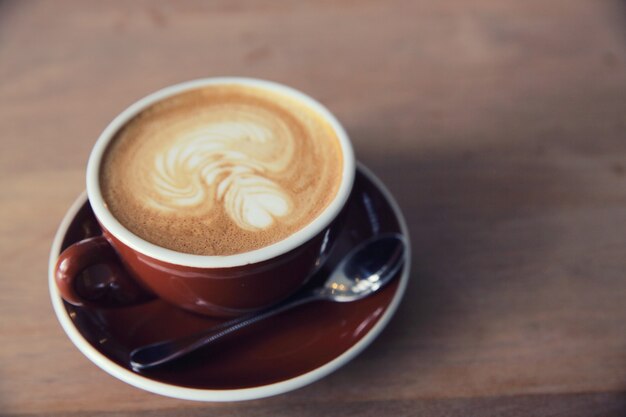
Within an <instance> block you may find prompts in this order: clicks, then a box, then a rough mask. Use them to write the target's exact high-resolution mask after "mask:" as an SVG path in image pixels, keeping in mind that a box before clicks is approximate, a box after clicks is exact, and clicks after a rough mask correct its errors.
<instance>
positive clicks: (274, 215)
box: [100, 85, 343, 255]
mask: <svg viewBox="0 0 626 417" xmlns="http://www.w3.org/2000/svg"><path fill="white" fill-rule="evenodd" d="M342 163H343V162H342V158H341V150H340V147H339V142H338V139H337V137H336V134H335V133H334V131H333V129H332V127H331V126H330V125H329V124H328V122H326V121H325V120H324V119H323V118H322V117H321V116H319V115H318V114H317V113H315V112H314V111H313V110H311V109H310V108H308V107H307V106H306V105H304V104H303V103H301V102H299V101H297V100H295V99H292V98H290V97H287V96H284V95H282V94H279V93H274V92H270V91H268V90H265V89H260V88H256V87H244V86H239V85H222V86H207V87H203V88H200V89H196V90H192V91H188V92H184V93H181V94H178V95H175V96H172V97H169V98H166V99H164V100H162V101H160V102H158V103H156V104H154V105H152V106H151V107H149V108H147V109H146V110H144V111H142V112H141V113H139V114H138V115H137V116H135V117H134V118H133V119H132V120H130V121H129V122H128V123H127V124H126V125H125V126H124V127H123V128H122V129H121V130H120V131H119V132H118V134H117V135H116V137H115V138H114V139H113V140H112V142H111V144H110V145H109V147H108V149H107V151H106V152H105V155H104V157H103V160H102V164H101V172H100V184H101V189H102V193H103V196H104V199H105V201H106V203H107V205H108V207H109V210H110V211H111V212H112V214H113V215H114V216H115V217H116V218H117V219H118V220H119V221H120V223H122V224H123V225H124V226H125V227H126V228H128V229H129V230H131V231H132V232H133V233H135V234H136V235H138V236H140V237H142V238H144V239H145V240H148V241H150V242H152V243H155V244H157V245H159V246H162V247H166V248H169V249H173V250H176V251H179V252H185V253H194V254H201V255H229V254H235V253H241V252H246V251H249V250H253V249H258V248H261V247H263V246H267V245H270V244H272V243H274V242H277V241H279V240H281V239H284V238H285V237H287V236H289V235H290V234H293V233H294V232H296V231H297V230H299V229H301V228H302V227H304V226H305V225H306V224H308V223H310V222H311V221H312V220H313V219H314V218H315V217H317V215H319V214H320V213H321V212H322V211H323V209H324V208H325V207H326V206H327V205H328V204H329V203H330V201H331V200H332V199H333V198H334V196H335V194H336V193H337V189H338V187H339V183H340V181H341V172H342Z"/></svg>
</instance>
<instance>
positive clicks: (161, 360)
mask: <svg viewBox="0 0 626 417" xmlns="http://www.w3.org/2000/svg"><path fill="white" fill-rule="evenodd" d="M405 251H406V245H405V243H404V240H403V239H402V236H401V235H397V234H388V235H379V236H375V237H373V238H371V239H369V240H367V241H365V242H363V243H361V244H359V245H358V246H357V247H355V248H354V249H352V250H351V251H350V252H349V253H348V254H347V255H346V256H345V257H344V258H343V260H342V261H341V262H340V263H339V264H338V265H337V266H336V267H335V268H334V270H333V271H332V272H331V274H330V276H329V277H328V279H327V280H326V282H325V283H324V285H322V286H320V287H317V288H314V289H312V290H309V291H306V292H303V293H300V294H296V295H294V296H292V297H290V298H288V299H287V300H285V301H283V302H282V303H280V304H278V305H275V306H272V307H269V308H268V309H266V310H264V311H261V312H259V313H254V314H253V315H251V316H244V317H241V318H238V319H234V320H231V321H229V322H226V323H223V324H221V325H218V326H216V327H212V328H210V329H208V330H204V331H202V332H199V333H195V334H192V335H190V336H185V337H182V338H178V339H173V340H167V341H163V342H157V343H153V344H150V345H146V346H142V347H139V348H137V349H135V350H133V351H132V352H131V353H130V364H131V366H132V367H133V369H135V370H143V369H149V368H152V367H155V366H158V365H162V364H165V363H168V362H170V361H172V360H174V359H177V358H180V357H181V356H184V355H187V354H188V353H191V352H193V351H195V350H197V349H199V348H201V347H204V346H206V345H208V344H211V343H214V342H216V341H217V340H219V339H221V338H222V337H223V336H226V335H227V334H231V333H233V332H235V331H237V330H240V329H242V328H244V327H246V326H249V325H251V324H253V323H257V322H259V321H261V320H264V319H266V318H268V317H272V316H274V315H276V314H278V313H282V312H284V311H286V310H289V309H291V308H293V307H296V306H299V305H302V304H305V303H309V302H312V301H335V302H350V301H356V300H360V299H362V298H364V297H367V296H368V295H371V294H373V293H375V292H376V291H378V290H379V289H380V288H382V287H383V286H384V285H385V284H387V283H388V282H389V281H391V279H392V278H394V277H395V275H396V273H397V272H398V271H399V270H400V268H401V267H402V264H403V263H404V259H405Z"/></svg>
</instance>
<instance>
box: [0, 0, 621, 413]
mask: <svg viewBox="0 0 626 417" xmlns="http://www.w3.org/2000/svg"><path fill="white" fill-rule="evenodd" d="M129 3H130V2H119V3H118V4H112V3H110V2H95V1H94V2H78V1H77V2H45V3H44V2H41V3H39V2H1V3H0V135H1V138H0V219H1V220H0V261H1V262H2V265H3V267H4V269H3V271H2V273H1V274H2V275H1V280H0V414H1V415H3V416H17V415H20V416H21V415H38V414H42V415H47V416H59V417H60V416H83V415H89V416H112V415H118V414H119V415H121V414H124V415H150V416H170V415H186V416H201V415H202V416H204V415H210V414H219V415H224V416H235V415H259V416H283V415H285V416H294V415H298V416H313V415H332V416H352V415H371V416H387V415H389V416H391V415H394V416H404V415H428V416H457V415H458V416H470V415H481V416H490V415H498V416H500V415H507V416H511V415H520V416H522V415H535V416H548V415H549V416H554V415H563V416H568V417H569V416H583V415H584V416H590V415H597V416H623V415H625V414H626V307H625V305H626V4H625V3H624V2H623V1H584V0H554V1H551V2H546V1H543V0H532V1H516V0H476V1H472V2H468V1H464V0H458V1H455V0H452V1H444V2H442V1H434V0H431V1H413V2H409V1H406V2H405V1H396V2H388V1H386V2H382V1H380V2H374V1H358V2H357V1H348V0H344V1H339V0H334V1H332V2H331V1H328V2H310V3H304V2H274V1H264V2H249V3H245V2H232V1H221V2H215V3H212V4H207V3H203V2H202V3H201V2H197V3H188V2H133V3H132V4H129ZM223 74H232V75H245V76H254V77H260V78H267V79H272V80H277V81H280V82H283V83H286V84H289V85H292V86H294V87H297V88H299V89H302V90H304V91H306V92H308V93H310V94H311V95H313V96H314V97H317V98H319V99H320V100H321V101H322V102H324V103H325V104H326V105H327V106H328V107H329V108H330V109H331V110H332V111H333V112H335V113H336V114H337V116H338V117H339V119H340V120H342V121H343V122H344V124H345V126H346V127H347V130H348V132H349V134H350V135H351V137H352V139H353V141H354V146H355V149H356V152H357V155H358V158H359V159H360V160H361V161H363V162H364V163H365V164H367V165H368V166H369V167H371V168H372V169H373V170H374V171H375V172H376V173H378V175H379V176H380V177H381V178H382V179H383V180H384V181H385V182H386V183H387V184H388V185H389V187H390V188H391V190H392V191H393V192H394V193H395V195H396V197H397V199H398V200H399V203H400V205H401V207H402V209H403V210H404V211H405V213H406V216H407V220H408V223H409V226H410V230H411V237H412V239H413V243H414V248H413V259H414V261H413V265H412V268H413V270H412V271H413V272H412V274H411V281H410V284H409V289H408V293H407V294H406V298H405V300H404V302H403V304H402V305H401V307H400V309H399V311H398V313H397V315H396V317H395V318H394V320H393V321H392V322H391V324H390V326H389V327H388V328H387V329H386V330H385V331H384V333H383V334H382V336H381V337H380V338H379V339H378V340H377V341H376V342H375V343H374V344H373V345H372V346H371V347H369V348H368V349H367V350H366V351H365V352H364V353H363V354H362V355H360V356H359V357H358V358H357V359H356V360H354V361H353V362H351V363H350V364H349V365H347V366H346V367H344V368H342V369H341V370H339V371H338V372H336V373H334V374H332V375H331V376H329V377H327V378H325V379H323V380H321V381H319V382H316V383H314V384H313V385H311V386H308V387H306V388H303V389H300V390H298V391H295V392H292V393H289V394H285V395H281V396H278V397H274V398H269V399H264V400H257V401H251V402H244V403H234V404H203V403H194V402H186V401H181V400H173V399H169V398H164V397H160V396H157V395H153V394H149V393H146V392H143V391H140V390H138V389H135V388H133V387H130V386H128V385H126V384H124V383H122V382H120V381H118V380H116V379H114V378H112V377H110V376H109V375H107V374H105V373H104V372H103V371H101V370H100V369H99V368H97V367H96V366H95V365H93V364H92V363H91V362H89V361H88V360H87V359H86V358H85V357H83V356H82V355H81V354H80V353H79V352H78V350H77V349H76V348H75V347H74V346H73V345H72V344H71V343H70V341H69V340H68V339H67V337H66V336H65V334H64V333H63V331H62V330H61V327H60V326H59V324H58V323H57V320H56V318H55V317H54V315H53V312H52V308H51V305H50V301H49V296H48V290H47V282H46V280H47V256H48V250H49V247H50V243H51V240H52V237H53V235H54V232H55V230H56V227H57V225H58V223H59V221H60V219H61V218H62V216H63V214H64V213H65V211H66V209H67V208H68V206H69V205H70V203H71V202H72V201H73V200H74V198H75V197H76V196H77V195H78V194H79V193H80V192H81V191H82V190H83V188H84V169H85V165H86V160H87V156H88V153H89V151H90V148H91V147H92V145H93V143H94V141H95V139H96V137H97V135H98V134H99V133H100V131H101V129H103V127H104V126H105V124H106V123H107V122H108V121H110V120H111V119H112V118H113V117H114V116H115V115H116V113H117V112H119V111H121V110H122V109H123V108H124V107H126V106H127V105H128V104H130V103H131V102H133V101H134V100H136V99H137V98H139V97H141V96H143V95H145V94H146V93H148V92H151V91H154V90H156V89H158V88H160V87H163V86H165V85H168V84H172V83H176V82H179V81H183V80H188V79H193V78H198V77H206V76H215V75H223Z"/></svg>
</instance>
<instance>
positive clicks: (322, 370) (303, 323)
mask: <svg viewBox="0 0 626 417" xmlns="http://www.w3.org/2000/svg"><path fill="white" fill-rule="evenodd" d="M348 204H349V206H348V207H347V210H348V215H347V218H348V220H347V223H346V226H345V227H344V229H343V231H342V232H341V234H340V236H339V237H338V239H337V243H336V246H335V248H334V249H333V251H332V254H331V256H330V257H329V259H328V261H327V263H326V265H325V266H324V267H323V268H322V270H320V271H319V272H318V273H317V274H316V275H315V276H314V277H313V278H312V279H311V281H312V282H316V281H323V280H324V279H325V277H326V276H328V273H329V271H330V270H331V269H332V268H333V266H334V265H336V264H337V262H338V261H339V259H341V258H342V256H343V255H345V254H346V253H347V252H348V251H349V250H350V248H352V247H354V246H355V245H356V244H358V243H359V242H361V241H363V240H365V239H367V238H368V237H371V236H373V235H376V234H379V233H400V234H402V235H403V236H404V238H405V239H406V243H407V245H410V242H409V236H408V230H407V227H406V224H405V221H404V218H403V216H402V213H401V212H400V209H399V208H398V205H397V204H396V202H395V201H394V199H393V197H392V196H391V194H390V193H389V191H388V190H387V189H386V188H385V186H384V185H383V184H382V183H381V182H380V180H379V179H378V178H376V177H375V176H374V174H372V173H371V172H370V171H369V170H368V169H366V168H365V167H364V166H363V165H359V166H358V169H357V174H356V177H355V183H354V188H353V191H352V195H351V196H350V199H349V202H348ZM99 233H100V228H99V226H98V224H97V222H96V220H95V218H94V216H93V213H92V211H91V207H90V206H89V202H88V201H87V196H86V194H85V193H83V194H82V195H81V196H80V197H79V198H78V199H77V200H76V201H75V202H74V204H73V205H72V207H71V208H70V209H69V211H68V213H67V214H66V216H65V218H64V219H63V221H62V222H61V225H60V226H59V230H58V231H57V234H56V236H55V238H54V242H53V244H52V249H51V253H50V264H49V274H48V275H49V277H48V281H49V288H50V295H51V298H52V304H53V307H54V311H55V313H56V315H57V318H58V320H59V322H60V323H61V326H62V327H63V330H65V332H66V333H67V335H68V337H69V338H70V340H71V341H72V342H73V343H74V345H76V347H77V348H78V349H79V350H80V351H81V352H82V353H83V354H84V355H85V356H87V358H89V359H90V360H91V361H92V362H93V363H95V364H96V365H97V366H99V367H100V368H102V369H103V370H104V371H106V372H108V373H109V374H111V375H113V376H114V377H116V378H119V379H121V380H122V381H124V382H126V383H128V384H130V385H133V386H135V387H138V388H141V389H144V390H146V391H150V392H153V393H156V394H161V395H165V396H168V397H173V398H181V399H187V400H197V401H241V400H250V399H256V398H263V397H268V396H272V395H277V394H281V393H284V392H288V391H291V390H294V389H296V388H300V387H302V386H305V385H307V384H310V383H312V382H314V381H316V380H318V379H320V378H322V377H324V376H326V375H328V374H329V373H331V372H333V371H335V370H337V369H338V368H340V367H341V366H343V365H345V364H346V363H347V362H349V361H350V360H351V359H353V358H354V357H355V356H356V355H358V354H359V353H360V352H361V351H363V349H365V347H367V346H368V345H369V344H370V343H372V341H373V340H374V339H375V338H376V337H377V336H378V335H379V334H380V332H381V331H382V330H383V328H384V327H385V326H386V325H387V323H388V322H389V320H390V319H391V317H392V315H393V314H394V312H395V311H396V309H397V307H398V304H399V303H400V299H401V298H402V295H403V294H404V291H405V288H406V284H407V281H408V279H409V267H410V259H409V258H408V257H407V259H406V261H405V264H404V266H403V267H402V269H401V270H400V271H399V272H398V276H397V277H396V278H395V279H394V280H393V281H392V282H391V283H389V284H388V285H387V286H386V287H385V288H383V289H381V290H380V291H378V292H376V293H375V294H373V295H371V296H369V297H367V298H365V299H362V300H359V301H355V302H351V303H332V302H327V301H319V302H314V303H310V304H307V305H302V306H299V307H296V308H294V309H293V310H290V311H289V312H287V313H283V314H280V315H278V316H274V317H272V318H269V319H266V320H264V321H262V322H259V323H257V324H255V325H253V326H250V327H247V328H245V329H242V330H240V331H239V332H237V333H234V334H232V335H230V336H229V337H227V338H225V339H224V340H222V341H221V342H219V343H217V344H215V345H213V346H210V347H207V348H205V349H200V350H198V351H196V352H194V353H192V354H190V355H188V356H187V357H185V358H181V359H179V360H177V361H174V362H172V363H170V364H167V365H163V366H161V367H157V368H154V369H151V370H146V371H135V370H133V369H132V368H131V367H130V365H129V359H128V358H129V354H130V352H131V351H132V350H133V349H135V348H137V347H139V346H141V345H144V344H148V343H153V342H156V341H160V340H165V339H171V338H175V337H180V336H183V335H187V334H190V333H194V332H197V331H200V330H203V329H206V328H208V327H211V326H213V325H216V324H218V323H221V322H222V320H220V319H215V318H208V317H202V316H199V315H195V314H192V313H188V312H186V311H183V310H181V309H179V308H176V307H173V306H171V305H169V304H167V303H166V302H164V301H161V300H159V299H157V300H152V301H149V302H146V303H143V304H139V305H136V306H132V307H123V308H122V307H120V308H109V309H91V308H87V307H75V306H73V305H71V304H68V303H66V302H65V301H63V300H62V299H61V297H60V296H59V292H58V290H57V287H56V285H55V282H54V274H53V271H54V266H55V262H56V259H57V257H58V255H59V253H60V252H61V251H62V250H63V249H64V248H66V247H67V246H69V245H71V244H72V243H74V242H76V241H78V240H81V239H84V238H86V237H89V236H94V235H98V234H99ZM407 249H408V250H407V256H410V248H407ZM94 267H95V268H97V266H94Z"/></svg>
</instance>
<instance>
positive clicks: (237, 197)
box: [151, 120, 293, 231]
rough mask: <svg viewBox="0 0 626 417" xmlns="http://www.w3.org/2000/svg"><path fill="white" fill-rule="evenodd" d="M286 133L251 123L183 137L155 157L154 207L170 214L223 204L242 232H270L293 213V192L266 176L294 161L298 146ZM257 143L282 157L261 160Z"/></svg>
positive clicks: (209, 128) (226, 124)
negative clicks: (252, 151) (253, 151)
mask: <svg viewBox="0 0 626 417" xmlns="http://www.w3.org/2000/svg"><path fill="white" fill-rule="evenodd" d="M286 132H288V130H286V129H284V128H282V127H280V128H276V127H274V128H270V127H269V126H264V125H263V124H262V123H261V124H259V123H258V121H250V120H249V121H239V122H238V123H229V122H218V123H214V124H208V125H205V126H203V127H202V128H200V129H193V130H191V131H189V132H186V133H184V134H181V135H179V136H178V137H177V138H176V139H175V140H173V141H172V142H170V143H169V146H168V147H167V148H165V149H162V150H160V151H159V152H157V154H156V155H155V161H154V171H153V175H152V178H151V179H152V181H151V188H152V189H153V191H156V195H155V194H152V197H151V200H152V202H153V203H154V204H155V206H156V207H159V208H160V209H165V210H176V209H178V208H181V207H186V208H189V209H193V210H196V209H199V210H210V209H211V207H212V206H213V204H214V203H217V200H220V202H221V203H222V204H223V208H224V211H225V212H226V213H227V214H228V215H229V217H230V218H231V219H232V220H233V222H235V223H236V224H237V225H238V226H239V227H240V228H242V229H245V230H252V231H254V230H260V229H266V228H268V227H270V226H271V225H272V224H273V223H274V221H275V219H276V218H278V217H282V216H285V215H287V214H288V212H289V210H290V209H291V200H290V197H289V195H288V194H287V192H286V191H285V190H283V189H282V187H281V186H280V185H279V184H277V183H275V182H274V181H272V180H271V179H269V178H267V177H266V176H267V175H268V173H270V172H279V171H280V170H282V169H283V167H285V166H287V164H288V163H289V162H290V160H291V154H292V146H293V142H292V138H291V137H290V135H289V134H286ZM251 141H252V142H257V143H263V144H264V146H266V147H267V146H275V147H280V148H281V149H282V152H279V153H276V155H277V157H273V158H271V159H255V158H254V157H252V156H251V155H248V152H247V148H248V147H249V145H248V144H249V143H250V142H251ZM207 185H208V186H210V185H214V186H215V188H213V190H214V191H213V192H208V191H209V189H207V187H206V186H207ZM213 193H215V194H213ZM203 207H204V208H203Z"/></svg>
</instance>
